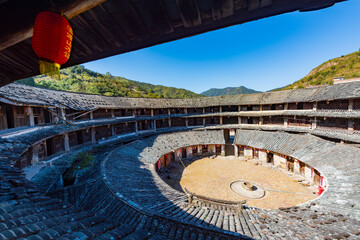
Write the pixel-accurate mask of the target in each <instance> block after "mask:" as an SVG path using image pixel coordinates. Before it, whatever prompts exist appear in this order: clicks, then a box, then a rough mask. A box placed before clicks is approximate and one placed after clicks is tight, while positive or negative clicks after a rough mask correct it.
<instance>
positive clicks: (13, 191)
mask: <svg viewBox="0 0 360 240" xmlns="http://www.w3.org/2000/svg"><path fill="white" fill-rule="evenodd" d="M0 97H1V99H0V101H1V108H0V111H1V112H0V116H1V124H2V125H1V131H0V135H1V149H0V151H1V156H2V159H7V161H9V162H10V163H11V165H6V164H5V163H4V162H3V165H2V170H1V171H2V175H1V179H2V183H1V192H0V199H1V204H0V206H1V208H0V209H1V219H2V220H1V221H2V223H1V224H2V225H1V226H2V230H1V231H0V237H1V238H2V239H15V238H21V237H24V238H26V237H28V238H27V239H90V238H96V239H118V238H122V237H125V236H127V237H128V238H126V237H125V238H126V239H147V238H150V239H277V238H289V239H290V238H291V239H303V236H309V237H308V238H309V239H316V238H318V239H330V238H331V239H333V238H336V239H340V238H349V239H357V238H358V237H359V234H360V232H359V231H358V226H359V223H360V222H359V217H360V215H359V210H360V209H359V208H360V206H359V201H358V199H359V195H358V192H359V182H358V181H359V177H358V176H359V164H360V163H359V161H358V159H359V157H360V151H359V149H358V146H359V143H360V134H359V133H360V131H359V130H360V83H358V82H353V83H345V84H337V85H332V86H323V87H318V88H309V89H297V90H286V91H279V92H267V93H257V94H245V95H238V96H229V97H227V96H225V97H204V98H193V99H141V98H140V99H139V98H124V97H105V96H98V95H89V94H80V93H72V92H62V91H55V90H48V89H42V88H37V87H30V86H25V85H21V84H9V85H7V86H4V87H2V88H0ZM99 146H102V147H103V148H102V149H101V148H100V149H99ZM94 149H97V150H96V151H97V155H96V156H97V158H99V159H101V160H99V162H98V163H97V164H95V165H93V166H92V167H91V168H90V169H88V170H87V171H85V173H82V174H78V175H76V177H75V179H73V181H70V182H69V180H66V179H65V177H66V173H67V172H68V171H69V169H71V167H72V166H74V162H73V160H72V159H73V158H72V157H73V155H74V154H76V153H77V152H80V151H84V150H87V151H91V150H94ZM96 151H95V152H96ZM207 155H219V156H235V157H239V158H246V159H249V160H251V159H257V161H258V162H260V164H268V165H271V166H272V168H273V169H274V171H275V170H281V171H284V172H289V173H291V174H294V175H297V176H301V177H303V178H304V179H306V181H307V182H308V183H309V185H313V186H316V187H317V186H321V187H322V188H323V189H324V193H322V194H321V195H320V196H318V197H316V198H315V199H314V200H311V201H308V202H305V203H302V204H300V205H296V206H292V207H287V208H280V209H272V210H266V209H261V208H257V207H252V206H247V205H246V204H245V205H244V202H241V201H239V202H231V201H225V200H221V199H212V198H207V197H203V196H199V195H197V194H196V193H191V192H187V191H185V192H180V191H177V190H176V189H174V188H172V187H170V186H169V185H168V184H167V183H166V182H164V180H163V179H162V178H161V177H160V176H159V175H158V172H162V171H163V170H164V169H166V167H167V166H168V165H170V164H172V163H174V162H179V161H182V160H183V159H194V158H201V157H202V156H207ZM28 180H30V181H28ZM59 199H60V200H59ZM30 236H33V237H30ZM35 236H36V237H35ZM131 237H133V238H131Z"/></svg>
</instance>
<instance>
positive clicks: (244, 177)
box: [165, 157, 317, 209]
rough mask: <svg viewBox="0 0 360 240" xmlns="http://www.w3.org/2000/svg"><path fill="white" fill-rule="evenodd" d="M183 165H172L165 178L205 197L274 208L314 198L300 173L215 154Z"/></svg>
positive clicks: (312, 191) (311, 190)
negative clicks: (243, 201) (213, 156)
mask: <svg viewBox="0 0 360 240" xmlns="http://www.w3.org/2000/svg"><path fill="white" fill-rule="evenodd" d="M186 165H187V166H186V168H185V169H182V170H181V171H179V170H176V168H180V167H179V166H177V167H172V168H171V169H170V172H171V173H172V174H171V175H172V176H171V177H168V178H167V179H168V180H166V179H165V180H166V181H167V182H168V183H169V184H170V185H172V186H176V185H177V188H178V189H179V187H181V188H182V189H185V188H186V189H187V190H188V191H190V192H193V193H195V194H198V195H202V196H206V197H209V198H215V199H221V200H228V201H241V200H246V205H248V206H253V207H259V208H263V209H276V208H279V207H290V206H294V205H298V204H301V203H304V202H307V201H309V200H312V199H314V198H316V197H317V195H316V194H314V192H315V189H314V187H310V186H306V185H305V184H302V183H301V181H299V180H301V177H300V176H298V175H295V174H292V173H287V172H285V171H283V170H280V169H275V168H273V167H271V166H267V165H262V164H259V163H258V162H254V161H246V160H245V159H238V158H235V157H216V158H214V159H212V158H202V159H199V160H195V161H191V162H186ZM176 174H177V175H178V177H176V176H175V175H176ZM169 179H171V181H169Z"/></svg>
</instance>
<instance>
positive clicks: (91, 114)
mask: <svg viewBox="0 0 360 240" xmlns="http://www.w3.org/2000/svg"><path fill="white" fill-rule="evenodd" d="M89 114H90V120H93V119H94V113H93V112H90V113H89Z"/></svg>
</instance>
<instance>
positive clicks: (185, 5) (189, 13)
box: [177, 0, 201, 28]
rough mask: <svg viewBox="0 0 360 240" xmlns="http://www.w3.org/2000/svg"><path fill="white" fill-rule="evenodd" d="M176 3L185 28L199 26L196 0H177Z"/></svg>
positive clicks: (199, 20) (199, 18)
mask: <svg viewBox="0 0 360 240" xmlns="http://www.w3.org/2000/svg"><path fill="white" fill-rule="evenodd" d="M177 3H178V6H179V9H180V15H181V18H182V20H183V22H184V26H185V27H186V28H188V27H194V26H199V25H201V17H200V11H199V7H198V4H197V1H196V0H177Z"/></svg>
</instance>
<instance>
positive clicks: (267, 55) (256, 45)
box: [84, 0, 360, 93]
mask: <svg viewBox="0 0 360 240" xmlns="http://www.w3.org/2000/svg"><path fill="white" fill-rule="evenodd" d="M359 10H360V1H359V0H350V1H347V2H343V3H338V4H335V6H333V7H330V8H327V9H323V10H319V11H313V12H306V13H299V12H294V13H288V14H282V15H279V16H275V17H270V18H265V19H261V20H258V21H253V22H249V23H245V24H242V25H236V26H232V27H228V28H224V29H221V30H217V31H212V32H209V33H204V34H201V35H197V36H194V37H190V38H185V39H181V40H178V41H173V42H170V43H165V44H161V45H157V46H153V47H150V48H146V49H142V50H138V51H134V52H130V53H125V54H121V55H117V56H113V57H109V58H105V59H101V60H97V61H93V62H89V63H86V64H84V65H85V67H87V68H89V69H91V70H94V71H96V72H100V73H106V72H110V73H111V74H112V75H115V76H122V77H125V78H128V79H132V80H136V81H141V82H147V83H152V84H160V85H165V86H171V87H178V88H185V89H188V90H191V91H194V92H196V93H200V92H202V91H205V90H208V89H209V88H224V87H237V86H241V85H242V86H246V87H248V88H252V89H255V90H259V91H267V90H270V89H273V88H277V87H282V86H285V85H287V84H290V83H293V82H295V81H297V80H299V79H301V78H302V77H304V76H305V75H306V74H308V73H309V72H310V70H311V69H313V68H314V67H316V66H318V65H319V64H321V63H323V62H325V61H327V60H329V59H331V58H335V57H339V56H341V55H346V54H348V53H351V52H354V51H358V50H359V49H360V31H359V23H360V14H359Z"/></svg>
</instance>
